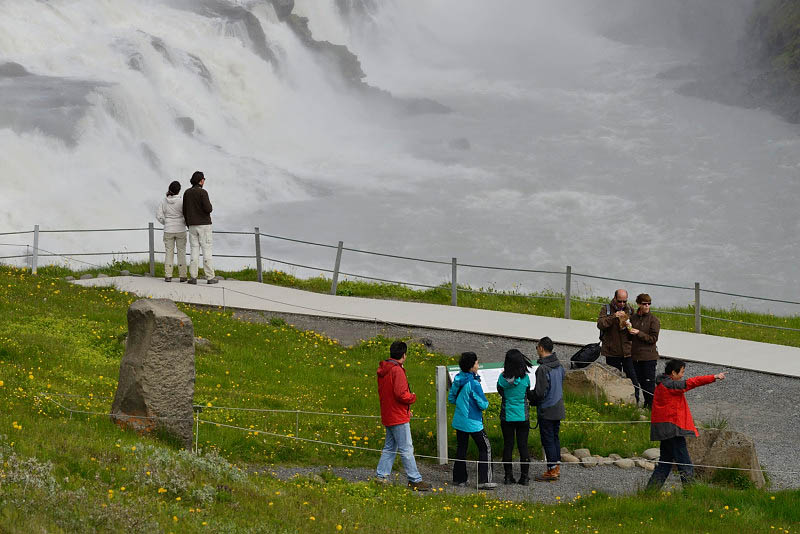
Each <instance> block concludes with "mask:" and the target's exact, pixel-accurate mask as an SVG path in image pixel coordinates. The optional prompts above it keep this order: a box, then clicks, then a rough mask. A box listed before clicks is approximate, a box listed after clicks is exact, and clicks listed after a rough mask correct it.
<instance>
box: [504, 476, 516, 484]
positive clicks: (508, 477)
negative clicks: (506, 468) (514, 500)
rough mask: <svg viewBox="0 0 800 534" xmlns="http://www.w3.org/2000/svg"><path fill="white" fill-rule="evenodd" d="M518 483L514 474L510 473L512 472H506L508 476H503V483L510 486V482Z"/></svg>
mask: <svg viewBox="0 0 800 534" xmlns="http://www.w3.org/2000/svg"><path fill="white" fill-rule="evenodd" d="M516 483H517V481H516V480H514V475H510V474H508V473H506V476H505V477H504V478H503V484H505V485H506V486H508V485H509V484H516Z"/></svg>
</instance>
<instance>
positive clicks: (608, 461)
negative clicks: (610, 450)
mask: <svg viewBox="0 0 800 534" xmlns="http://www.w3.org/2000/svg"><path fill="white" fill-rule="evenodd" d="M613 463H614V459H613V458H603V457H602V456H601V457H600V458H598V459H597V464H598V465H611V464H613Z"/></svg>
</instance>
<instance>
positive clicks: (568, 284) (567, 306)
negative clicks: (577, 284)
mask: <svg viewBox="0 0 800 534" xmlns="http://www.w3.org/2000/svg"><path fill="white" fill-rule="evenodd" d="M564 319H572V266H571V265H567V280H566V281H565V282H564Z"/></svg>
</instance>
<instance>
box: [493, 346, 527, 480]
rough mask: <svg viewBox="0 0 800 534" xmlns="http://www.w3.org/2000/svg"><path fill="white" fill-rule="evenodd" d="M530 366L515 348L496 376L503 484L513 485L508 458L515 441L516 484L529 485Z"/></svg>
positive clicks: (511, 468)
mask: <svg viewBox="0 0 800 534" xmlns="http://www.w3.org/2000/svg"><path fill="white" fill-rule="evenodd" d="M532 366H533V364H532V363H531V361H530V360H529V359H528V357H527V356H525V355H524V354H523V353H522V352H520V351H519V350H517V349H511V350H510V351H508V352H506V359H505V362H504V363H503V372H502V373H501V374H500V376H499V377H497V392H498V393H499V394H500V397H501V398H502V399H503V400H502V403H501V404H500V429H501V430H502V431H503V469H504V471H505V478H504V479H503V483H504V484H515V483H516V482H517V481H516V480H514V469H513V467H514V465H513V464H512V463H511V455H512V453H513V452H514V441H515V439H516V442H517V448H518V449H519V467H520V475H519V483H520V484H521V485H523V486H527V485H528V484H529V483H530V476H529V472H530V463H529V462H530V460H531V458H530V452H529V450H528V434H529V433H530V430H531V422H530V418H529V415H528V414H529V407H530V405H529V403H528V392H529V391H530V389H531V380H530V378H529V377H528V372H529V371H528V370H529V369H530V368H531V367H532Z"/></svg>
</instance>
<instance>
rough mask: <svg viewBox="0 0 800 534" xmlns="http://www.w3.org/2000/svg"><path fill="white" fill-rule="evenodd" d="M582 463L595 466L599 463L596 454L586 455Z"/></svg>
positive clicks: (585, 465)
mask: <svg viewBox="0 0 800 534" xmlns="http://www.w3.org/2000/svg"><path fill="white" fill-rule="evenodd" d="M581 465H583V467H594V466H596V465H597V458H595V457H594V456H584V457H583V458H581Z"/></svg>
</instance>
